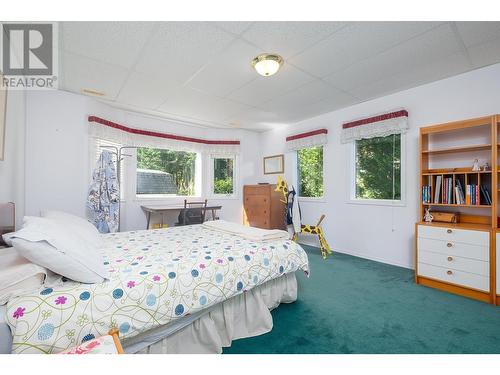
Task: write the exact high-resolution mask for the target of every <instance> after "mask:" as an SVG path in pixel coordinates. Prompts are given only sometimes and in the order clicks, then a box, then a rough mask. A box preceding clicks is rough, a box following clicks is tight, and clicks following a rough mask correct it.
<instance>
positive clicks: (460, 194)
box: [455, 179, 465, 204]
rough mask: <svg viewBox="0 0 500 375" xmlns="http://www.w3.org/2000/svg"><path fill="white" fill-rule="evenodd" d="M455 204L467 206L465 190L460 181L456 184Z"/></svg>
mask: <svg viewBox="0 0 500 375" xmlns="http://www.w3.org/2000/svg"><path fill="white" fill-rule="evenodd" d="M455 202H456V203H457V204H465V195H464V189H463V188H462V183H461V182H460V180H459V179H457V180H456V183H455Z"/></svg>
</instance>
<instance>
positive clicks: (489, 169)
mask: <svg viewBox="0 0 500 375" xmlns="http://www.w3.org/2000/svg"><path fill="white" fill-rule="evenodd" d="M483 171H484V172H487V171H491V167H490V165H489V164H488V162H486V163H484V165H483Z"/></svg>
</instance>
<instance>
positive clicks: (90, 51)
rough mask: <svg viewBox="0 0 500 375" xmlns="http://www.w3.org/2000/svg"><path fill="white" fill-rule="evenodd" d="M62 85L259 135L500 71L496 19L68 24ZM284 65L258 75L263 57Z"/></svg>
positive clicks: (124, 105) (499, 28) (151, 111)
mask: <svg viewBox="0 0 500 375" xmlns="http://www.w3.org/2000/svg"><path fill="white" fill-rule="evenodd" d="M60 35H61V51H60V56H61V61H60V64H61V72H62V74H61V78H62V79H61V83H60V88H62V89H63V90H68V91H72V92H76V93H81V92H82V90H83V89H90V90H94V91H98V92H102V93H104V95H105V96H104V97H103V99H104V100H106V101H109V102H110V103H112V104H114V105H117V106H120V107H122V108H128V109H131V110H136V111H141V112H145V113H149V114H156V115H159V116H163V117H167V118H172V119H178V120H184V121H189V122H194V123H198V124H202V125H208V126H216V127H239V128H246V129H253V130H257V131H261V130H265V129H269V128H272V127H273V126H276V125H278V124H288V123H294V122H297V121H300V120H303V119H306V118H310V117H313V116H317V115H319V114H322V113H326V112H330V111H333V110H336V109H339V108H343V107H346V106H349V105H353V104H356V103H359V102H362V101H366V100H369V99H373V98H376V97H380V96H384V95H387V94H390V93H393V92H397V91H401V90H404V89H408V88H411V87H415V86H418V85H421V84H424V83H427V82H432V81H436V80H439V79H442V78H446V77H449V76H453V75H456V74H459V73H463V72H466V71H469V70H473V69H476V68H480V67H483V66H486V65H490V64H493V63H497V62H500V22H64V23H62V25H61V27H60ZM262 52H273V53H278V54H280V55H281V56H283V58H284V59H285V63H284V65H283V67H282V69H280V71H279V72H278V73H277V74H276V75H274V76H271V77H261V76H259V75H257V73H256V72H255V71H254V70H253V68H252V67H251V66H250V61H251V60H252V59H253V58H254V57H255V56H256V55H258V54H259V53H262Z"/></svg>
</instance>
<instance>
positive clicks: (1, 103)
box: [0, 73, 7, 160]
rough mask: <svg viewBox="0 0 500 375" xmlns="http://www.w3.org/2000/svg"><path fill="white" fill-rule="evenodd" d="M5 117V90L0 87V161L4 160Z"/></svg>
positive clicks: (0, 76) (0, 80) (1, 77)
mask: <svg viewBox="0 0 500 375" xmlns="http://www.w3.org/2000/svg"><path fill="white" fill-rule="evenodd" d="M0 82H3V74H2V73H0ZM6 117H7V88H5V87H3V85H0V160H4V154H5V127H6V124H5V122H6V121H7V120H6Z"/></svg>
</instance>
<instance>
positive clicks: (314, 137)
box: [286, 129, 328, 151]
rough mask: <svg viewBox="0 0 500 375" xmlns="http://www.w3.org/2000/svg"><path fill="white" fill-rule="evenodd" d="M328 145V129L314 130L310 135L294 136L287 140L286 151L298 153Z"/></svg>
mask: <svg viewBox="0 0 500 375" xmlns="http://www.w3.org/2000/svg"><path fill="white" fill-rule="evenodd" d="M327 143H328V135H327V130H326V129H319V130H314V131H312V132H308V133H301V134H297V135H292V136H289V137H287V139H286V150H287V151H297V150H300V149H302V148H308V147H316V146H322V145H325V144H327Z"/></svg>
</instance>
